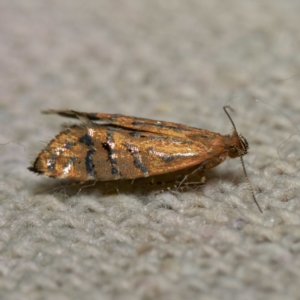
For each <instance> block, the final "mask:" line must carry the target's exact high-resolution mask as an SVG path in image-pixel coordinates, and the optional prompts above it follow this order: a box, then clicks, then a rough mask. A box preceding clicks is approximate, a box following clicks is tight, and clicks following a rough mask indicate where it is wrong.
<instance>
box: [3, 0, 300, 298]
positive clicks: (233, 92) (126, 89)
mask: <svg viewBox="0 0 300 300" xmlns="http://www.w3.org/2000/svg"><path fill="white" fill-rule="evenodd" d="M299 13H300V2H299V1H292V0H288V1H281V0H270V1H247V0H245V1H233V0H229V1H222V0H210V1H204V0H203V1H202V0H200V1H199V0H187V1H174V0H165V1H158V0H152V1H146V0H138V1H137V0H127V1H109V0H107V1H102V0H100V1H99V0H90V1H80V0H64V1H59V0H52V1H37V0H26V1H17V0H9V1H8V0H7V1H6V0H5V1H1V3H0V105H1V111H0V122H1V123H0V124H1V132H0V143H1V145H0V151H1V156H0V164H1V175H0V176H1V184H0V197H1V201H0V299H14V300H15V299H58V300H64V299H128V300H129V299H130V300H134V299H172V300H176V299H300V289H299V282H300V198H299V192H300V180H299V179H300V178H299V176H300V174H299V166H300V163H299V142H300V138H299V129H298V128H297V127H296V126H297V125H300V124H299V115H300V101H299V95H300V88H299V87H300V85H299V80H300V77H299V70H300V56H299V49H300V35H299V28H300V19H299ZM257 100H258V101H257ZM266 103H267V104H266ZM224 105H230V106H232V107H233V108H234V110H235V112H233V113H231V115H232V118H233V119H234V121H235V123H236V127H237V130H238V131H239V132H240V133H242V134H243V135H244V136H245V137H246V138H247V140H248V142H249V144H250V153H249V154H248V155H247V156H245V164H246V168H247V171H248V175H249V178H250V180H251V182H252V184H253V189H254V193H255V195H256V197H257V200H258V202H259V203H260V205H261V207H262V209H263V211H264V213H263V214H261V213H259V211H258V209H257V207H256V206H255V205H254V203H253V200H252V197H251V193H250V191H249V187H248V185H247V183H246V181H245V179H244V175H243V172H242V167H241V164H240V161H239V159H234V160H230V159H228V160H227V161H226V162H224V163H223V164H222V165H220V166H219V167H217V168H216V169H214V170H212V171H210V172H208V173H207V179H208V181H207V184H206V185H205V186H204V187H202V188H200V189H195V188H191V189H190V190H189V191H187V192H184V193H177V192H174V193H169V192H168V193H162V194H154V193H151V194H149V195H140V194H138V193H135V192H133V193H117V192H116V193H114V194H110V195H108V194H106V193H103V191H101V190H100V189H97V188H93V187H91V188H87V189H85V188H83V189H78V191H77V192H75V193H69V191H68V189H67V188H65V187H64V186H63V184H62V183H61V182H60V181H59V180H53V179H48V178H42V177H38V176H35V174H33V173H30V172H29V171H28V170H27V169H26V168H27V167H28V166H29V165H30V161H32V160H33V159H34V158H35V155H36V153H38V151H39V150H40V149H41V148H43V147H44V146H45V144H46V143H47V142H48V141H49V140H50V139H52V138H53V137H54V136H55V134H57V133H58V132H59V130H60V125H61V124H62V123H64V122H66V121H67V122H70V121H69V120H65V119H63V118H61V117H58V116H44V115H41V114H40V110H43V109H48V108H53V109H66V108H67V109H76V110H81V111H88V112H97V111H99V112H109V113H122V114H127V115H135V116H140V117H147V118H152V119H158V120H167V121H174V122H178V123H182V124H187V125H191V126H196V127H199V128H205V129H209V130H212V131H215V132H221V133H223V134H229V133H230V132H231V130H232V126H231V124H230V122H229V120H228V118H227V117H226V115H225V114H224V112H223V110H222V107H223V106H224ZM75 189H76V187H75ZM112 189H114V187H112Z"/></svg>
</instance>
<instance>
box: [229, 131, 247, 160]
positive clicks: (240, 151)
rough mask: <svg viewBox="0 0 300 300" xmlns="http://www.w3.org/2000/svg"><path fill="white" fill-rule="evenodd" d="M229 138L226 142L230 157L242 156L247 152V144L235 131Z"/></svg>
mask: <svg viewBox="0 0 300 300" xmlns="http://www.w3.org/2000/svg"><path fill="white" fill-rule="evenodd" d="M230 139H231V141H230V143H229V144H228V146H229V147H228V156H229V157H230V158H236V157H239V156H244V155H245V154H247V153H248V149H249V145H248V142H247V140H246V139H245V138H244V137H243V136H242V135H238V134H237V132H236V131H234V132H233V134H232V135H231V137H230Z"/></svg>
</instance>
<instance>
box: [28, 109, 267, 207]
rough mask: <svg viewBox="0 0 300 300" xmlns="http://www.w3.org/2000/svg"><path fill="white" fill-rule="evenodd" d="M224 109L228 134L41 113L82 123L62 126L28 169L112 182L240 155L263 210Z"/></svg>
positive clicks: (244, 146)
mask: <svg viewBox="0 0 300 300" xmlns="http://www.w3.org/2000/svg"><path fill="white" fill-rule="evenodd" d="M228 108H230V107H229V106H225V107H224V108H223V109H224V111H225V113H226V114H227V116H228V118H229V120H230V122H231V124H232V126H233V132H232V134H227V135H222V134H220V133H216V132H212V131H209V130H205V129H199V128H195V127H191V126H186V125H182V124H177V123H172V122H165V121H157V120H151V119H143V118H137V117H130V116H125V115H120V114H105V113H86V112H79V111H74V110H47V111H44V112H43V113H45V114H58V115H60V116H64V117H68V118H76V119H79V120H81V124H74V125H70V126H67V127H65V128H64V130H63V131H62V132H60V133H59V134H58V135H57V136H56V137H55V138H54V139H53V140H51V141H50V142H49V144H48V145H47V146H46V147H45V149H43V150H42V151H41V152H40V153H39V155H38V156H37V158H36V160H35V161H34V163H33V165H32V166H31V167H29V168H28V169H29V170H30V171H32V172H35V173H38V174H42V175H45V176H48V177H54V178H67V179H73V180H77V181H80V182H83V181H87V180H95V181H110V180H119V179H136V178H142V177H148V176H157V175H161V174H166V173H172V172H178V171H180V170H185V169H187V168H190V167H195V168H196V169H197V170H200V171H204V170H206V169H210V168H213V167H215V166H217V165H219V164H220V163H222V162H223V161H224V160H225V159H226V158H227V157H230V158H236V157H240V159H241V162H242V166H243V170H244V174H245V176H246V180H247V182H248V184H249V186H250V190H251V192H252V196H253V199H254V202H255V203H256V205H257V207H258V208H259V210H260V212H262V210H261V208H260V206H259V204H258V203H257V201H256V198H255V196H254V193H253V189H252V186H251V184H250V181H249V179H248V176H247V173H246V169H245V166H244V162H243V156H244V155H246V154H247V151H248V149H249V145H248V142H247V140H246V139H245V138H244V137H243V136H242V135H239V134H238V133H237V130H236V127H235V124H234V122H233V120H232V119H231V117H230V115H229V113H228V110H227V109H228ZM95 121H101V122H104V123H103V124H99V123H96V122H95Z"/></svg>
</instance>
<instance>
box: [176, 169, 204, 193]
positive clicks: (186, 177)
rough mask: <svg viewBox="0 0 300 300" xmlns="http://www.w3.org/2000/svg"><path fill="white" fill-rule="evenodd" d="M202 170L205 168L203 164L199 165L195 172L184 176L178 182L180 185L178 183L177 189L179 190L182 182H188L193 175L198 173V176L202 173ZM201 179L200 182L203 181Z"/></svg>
mask: <svg viewBox="0 0 300 300" xmlns="http://www.w3.org/2000/svg"><path fill="white" fill-rule="evenodd" d="M204 169H205V166H204V165H203V164H201V165H200V166H199V167H198V168H196V169H195V170H193V171H192V172H191V173H189V174H187V175H185V176H184V177H183V179H182V180H181V181H180V183H179V185H178V188H180V187H181V185H183V184H184V182H186V181H187V180H188V178H189V177H191V176H193V175H195V173H199V174H201V173H203V171H204ZM202 178H205V176H203V177H202ZM202 178H201V182H203V179H202ZM202 184H205V183H202Z"/></svg>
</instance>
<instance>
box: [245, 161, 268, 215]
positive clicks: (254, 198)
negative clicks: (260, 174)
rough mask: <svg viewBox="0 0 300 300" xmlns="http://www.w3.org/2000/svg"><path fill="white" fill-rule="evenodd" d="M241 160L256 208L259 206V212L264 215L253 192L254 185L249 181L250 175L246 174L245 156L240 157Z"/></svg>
mask: <svg viewBox="0 0 300 300" xmlns="http://www.w3.org/2000/svg"><path fill="white" fill-rule="evenodd" d="M240 158H241V162H242V166H243V170H244V174H245V177H246V180H247V182H248V185H249V188H250V191H251V194H252V198H253V200H254V203H255V204H256V206H257V208H258V209H259V211H260V212H261V213H263V211H262V209H261V207H260V206H259V204H258V202H257V200H256V197H255V195H254V191H253V187H252V184H251V182H250V180H249V177H248V174H247V172H246V168H245V164H244V160H243V156H240Z"/></svg>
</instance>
